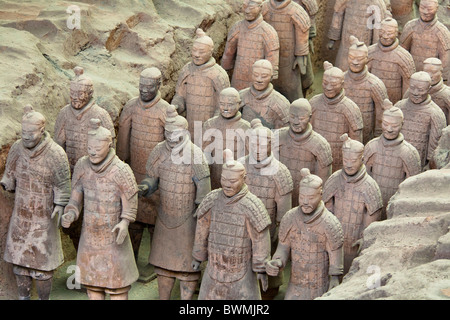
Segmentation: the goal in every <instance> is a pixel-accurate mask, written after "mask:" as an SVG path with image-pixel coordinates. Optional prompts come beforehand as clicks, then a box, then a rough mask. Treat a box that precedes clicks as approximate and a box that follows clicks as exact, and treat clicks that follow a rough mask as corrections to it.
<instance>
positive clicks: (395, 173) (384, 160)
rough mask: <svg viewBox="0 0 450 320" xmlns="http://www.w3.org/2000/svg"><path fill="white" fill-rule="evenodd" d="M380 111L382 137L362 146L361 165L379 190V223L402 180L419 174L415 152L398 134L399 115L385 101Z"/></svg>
mask: <svg viewBox="0 0 450 320" xmlns="http://www.w3.org/2000/svg"><path fill="white" fill-rule="evenodd" d="M385 109H386V110H385V111H384V112H383V122H382V129H383V134H382V135H381V136H380V137H377V138H375V139H373V140H371V141H369V142H368V143H367V144H366V146H365V147H364V164H365V165H366V170H367V173H368V174H369V175H370V176H371V177H372V178H374V180H375V181H376V182H377V184H378V186H379V187H380V191H381V195H382V197H383V212H382V214H381V220H384V219H386V207H387V204H388V202H389V199H390V198H391V197H392V196H393V195H394V194H395V192H397V190H398V186H399V184H400V183H402V182H403V181H404V180H406V179H407V178H409V177H412V176H414V175H416V174H419V173H420V172H421V171H422V166H421V163H420V156H419V152H418V151H417V149H416V148H415V147H413V146H412V145H411V144H410V143H409V142H407V141H405V139H404V137H403V134H402V133H401V130H402V126H403V112H402V111H401V110H400V109H399V108H397V107H392V103H391V102H390V101H389V100H386V101H385Z"/></svg>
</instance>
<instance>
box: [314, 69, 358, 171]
mask: <svg viewBox="0 0 450 320" xmlns="http://www.w3.org/2000/svg"><path fill="white" fill-rule="evenodd" d="M324 69H325V72H324V74H323V79H322V87H323V93H321V94H318V95H316V96H314V97H313V98H312V99H311V100H310V103H311V110H312V117H311V125H312V127H313V128H314V130H315V131H316V132H317V133H319V134H320V135H321V136H323V137H324V138H325V139H326V140H327V141H328V143H329V144H330V146H331V152H332V155H333V164H332V169H333V172H334V171H337V170H339V169H340V168H342V141H341V140H340V137H341V135H342V134H344V133H348V135H349V137H351V138H352V139H354V140H357V141H361V142H362V139H363V135H362V133H363V126H364V125H363V118H362V115H361V111H360V110H359V107H358V106H357V105H356V103H354V102H353V101H352V100H351V99H349V98H347V97H346V95H345V93H346V92H345V89H344V78H345V74H344V72H342V70H341V69H339V68H337V67H333V65H332V64H331V63H329V62H328V61H325V62H324Z"/></svg>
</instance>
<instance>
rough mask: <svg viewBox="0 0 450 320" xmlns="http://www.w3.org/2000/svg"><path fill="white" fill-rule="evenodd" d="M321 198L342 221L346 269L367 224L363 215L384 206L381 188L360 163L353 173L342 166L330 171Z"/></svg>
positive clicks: (374, 211)
mask: <svg viewBox="0 0 450 320" xmlns="http://www.w3.org/2000/svg"><path fill="white" fill-rule="evenodd" d="M323 201H324V202H325V204H326V206H327V208H328V210H330V211H331V212H332V213H333V214H334V215H335V216H336V217H337V218H338V219H339V221H340V222H341V224H342V229H343V231H344V270H345V273H346V272H347V271H348V269H349V268H350V265H351V262H352V260H353V259H354V258H355V257H356V253H357V250H358V247H357V246H356V247H353V244H354V243H355V241H356V240H359V239H361V238H362V235H363V231H364V229H365V228H366V227H367V225H366V222H365V219H366V218H365V216H366V215H369V216H371V215H373V214H375V213H376V212H377V211H380V210H381V209H382V208H383V199H382V197H381V191H380V188H379V187H378V185H377V183H376V181H375V180H374V179H373V178H372V177H371V176H369V175H368V174H367V171H366V167H365V165H362V167H361V169H360V170H359V171H358V172H357V173H356V174H355V175H353V176H348V175H347V174H346V173H345V171H344V170H343V169H341V170H339V171H336V172H335V173H333V174H332V175H331V177H330V178H329V179H328V180H327V181H326V182H325V185H324V188H323Z"/></svg>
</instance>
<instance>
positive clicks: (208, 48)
mask: <svg viewBox="0 0 450 320" xmlns="http://www.w3.org/2000/svg"><path fill="white" fill-rule="evenodd" d="M195 34H196V36H197V37H196V38H195V40H194V43H193V45H192V50H191V57H192V61H193V62H194V64H195V65H197V66H201V65H203V64H205V63H207V62H208V61H209V60H210V59H211V57H212V55H213V51H214V42H213V40H212V39H211V38H210V37H208V36H207V35H206V33H205V32H204V31H203V30H202V29H200V28H199V29H197V30H196V32H195Z"/></svg>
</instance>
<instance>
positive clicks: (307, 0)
mask: <svg viewBox="0 0 450 320" xmlns="http://www.w3.org/2000/svg"><path fill="white" fill-rule="evenodd" d="M293 2H295V3H298V4H299V5H301V6H302V7H303V9H305V10H306V13H308V15H309V20H310V21H311V27H310V28H309V49H310V52H311V53H312V54H314V46H313V45H312V40H313V39H314V38H315V37H316V36H317V28H316V15H317V14H318V13H319V4H318V3H317V0H293Z"/></svg>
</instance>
